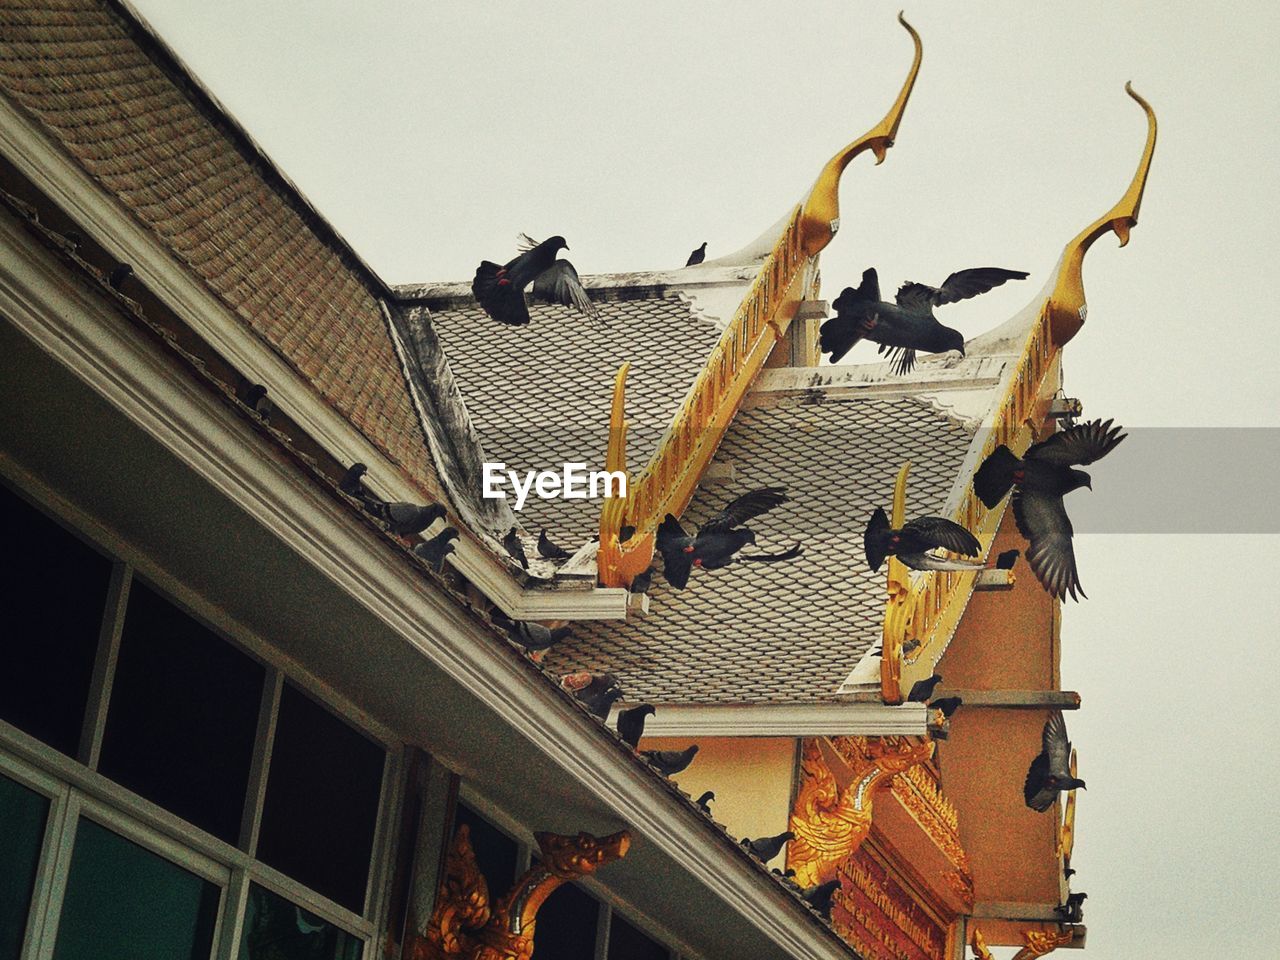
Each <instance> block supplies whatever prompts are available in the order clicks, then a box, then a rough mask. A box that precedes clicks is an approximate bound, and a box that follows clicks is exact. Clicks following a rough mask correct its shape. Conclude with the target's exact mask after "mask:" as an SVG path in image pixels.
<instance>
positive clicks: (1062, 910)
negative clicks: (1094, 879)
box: [1053, 893, 1089, 923]
mask: <svg viewBox="0 0 1280 960" xmlns="http://www.w3.org/2000/svg"><path fill="white" fill-rule="evenodd" d="M1088 896H1089V895H1088V894H1087V893H1073V894H1070V895H1069V896H1068V897H1067V900H1066V902H1065V903H1063V904H1061V905H1060V906H1057V907H1054V908H1053V912H1054V913H1056V914H1057V915H1058V916H1060V917H1061V918H1062V922H1063V923H1084V902H1085V900H1086V899H1088Z"/></svg>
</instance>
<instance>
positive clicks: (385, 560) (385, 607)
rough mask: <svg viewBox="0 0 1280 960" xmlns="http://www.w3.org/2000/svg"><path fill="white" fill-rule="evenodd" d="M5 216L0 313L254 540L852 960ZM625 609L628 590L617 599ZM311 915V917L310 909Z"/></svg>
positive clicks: (638, 817)
mask: <svg viewBox="0 0 1280 960" xmlns="http://www.w3.org/2000/svg"><path fill="white" fill-rule="evenodd" d="M15 228H16V225H15V224H13V222H12V220H11V219H10V218H7V217H3V218H0V241H3V242H4V243H5V244H6V245H7V246H8V247H9V248H10V251H11V255H8V256H6V257H4V258H3V259H0V314H3V315H4V316H7V317H8V318H10V320H11V321H12V323H13V324H14V325H15V326H16V327H17V328H18V329H19V330H21V331H23V333H24V334H25V335H27V336H28V337H30V338H31V339H32V340H33V341H34V342H35V343H37V344H39V345H40V346H41V348H42V349H44V350H45V351H46V352H47V353H49V354H50V355H51V356H52V357H53V358H54V359H56V360H57V361H58V362H59V363H61V364H62V365H63V366H65V367H66V368H67V369H68V370H69V371H71V372H72V373H73V374H74V375H76V376H77V377H79V378H80V379H81V380H83V381H84V382H85V383H86V384H88V385H89V386H90V387H91V388H92V389H94V390H95V391H96V392H97V393H99V394H100V395H101V396H102V397H103V398H104V399H105V400H106V401H107V402H109V403H111V404H112V405H113V406H115V407H116V408H117V409H119V410H120V411H121V412H122V413H123V414H124V415H125V416H127V417H128V418H129V419H131V420H132V421H133V422H134V423H136V424H137V425H138V427H139V428H140V429H142V430H144V431H145V432H147V433H148V434H150V435H151V436H152V437H153V439H154V440H155V441H156V442H158V443H159V444H160V445H162V446H163V447H164V448H166V449H167V450H168V451H169V452H170V453H171V454H172V455H173V456H174V457H176V458H177V459H178V460H179V461H180V462H182V463H184V464H186V465H187V467H188V468H189V469H191V470H192V471H193V472H195V473H196V474H197V475H199V476H200V477H201V478H202V479H203V480H204V481H205V482H206V483H208V484H209V485H210V486H212V487H213V488H214V489H215V490H216V491H217V492H218V495H219V496H222V497H225V498H226V499H227V500H229V501H230V502H232V503H234V504H235V505H236V506H237V507H238V508H239V509H240V510H242V511H243V512H244V513H246V514H247V515H248V516H249V517H251V518H253V520H254V521H255V522H257V523H258V524H259V525H260V526H261V527H262V528H263V529H264V530H266V531H268V532H270V533H271V534H272V535H274V536H276V537H277V538H279V539H280V540H281V541H282V542H283V543H286V544H288V545H290V546H291V547H292V548H293V549H295V550H296V551H297V554H298V557H299V561H300V562H302V563H307V564H311V565H312V566H314V567H315V568H316V569H318V570H319V571H320V572H321V573H323V574H324V575H325V576H326V577H327V578H328V579H329V580H330V581H331V582H332V583H333V584H334V587H335V588H336V589H340V590H343V591H344V592H346V593H347V594H348V595H349V596H351V597H353V598H354V599H355V600H357V601H358V602H359V603H361V604H362V605H363V606H364V607H365V608H366V609H368V610H369V611H370V612H371V613H372V614H373V615H375V616H376V617H378V618H379V619H380V620H382V621H383V622H384V623H385V624H386V625H387V626H388V627H389V628H390V629H392V630H393V631H395V632H396V633H397V634H398V635H399V636H401V637H403V638H404V640H405V642H406V643H408V644H410V645H411V646H412V647H413V648H414V649H415V650H416V651H417V652H418V653H419V654H420V655H421V656H422V657H425V658H427V659H428V660H430V661H431V662H432V663H433V664H434V665H435V666H436V667H437V668H438V669H440V670H441V671H443V672H444V673H446V674H448V675H449V676H451V677H453V678H454V679H455V680H456V681H457V682H458V683H460V684H462V685H464V686H465V687H466V688H467V689H469V690H472V691H474V693H475V695H476V696H477V697H478V698H482V699H484V700H485V701H486V702H488V703H490V704H494V705H497V706H498V708H499V709H501V710H502V711H503V712H504V716H505V720H506V722H507V723H508V724H509V725H510V726H511V727H512V728H513V729H515V730H517V731H519V732H520V734H521V735H522V736H524V737H526V738H527V739H528V740H529V742H530V746H531V748H532V749H535V750H538V751H540V752H542V753H544V754H545V755H546V756H548V757H549V758H550V759H551V760H552V761H553V762H554V763H556V764H557V765H558V766H559V767H560V768H561V769H562V770H563V771H564V773H565V774H566V776H567V777H568V778H569V779H570V780H572V781H576V783H577V785H578V789H581V790H582V791H583V792H585V793H586V794H588V795H591V796H593V797H595V799H596V800H597V801H598V802H600V803H602V804H603V805H605V806H606V807H608V808H609V809H611V810H612V811H613V812H614V813H615V814H616V815H617V816H618V817H619V818H620V819H621V820H622V821H623V822H625V823H627V824H629V825H630V827H631V829H632V830H633V832H634V833H636V834H637V835H638V836H641V837H643V838H644V839H645V842H648V843H653V844H655V845H656V846H657V847H658V848H659V849H660V850H661V851H662V852H663V855H664V856H666V857H667V858H668V859H669V860H670V861H671V862H672V863H674V864H675V865H676V866H677V867H678V868H679V869H681V870H684V871H686V872H688V873H689V874H692V875H694V876H697V877H699V878H701V879H702V881H703V882H704V884H705V888H706V889H707V890H708V891H709V892H710V893H711V894H712V895H713V896H715V897H717V898H719V899H720V900H721V901H722V902H723V903H724V904H725V905H726V907H727V908H728V909H730V910H732V911H734V913H736V914H737V915H739V916H740V917H742V918H744V919H745V920H746V921H747V922H749V923H751V924H752V925H753V926H755V927H756V929H758V930H759V931H760V932H761V934H762V935H764V936H765V937H767V938H768V939H770V940H772V941H773V942H774V943H775V944H777V946H778V948H779V950H780V951H782V952H784V953H786V954H788V955H789V956H791V957H793V958H794V960H824V958H825V960H848V958H849V950H848V948H847V947H846V946H845V945H844V944H843V943H842V942H841V941H840V940H839V939H838V938H837V937H836V936H835V935H834V934H833V933H830V932H829V931H825V930H823V929H822V928H820V927H817V926H816V925H815V924H812V923H810V922H808V921H807V920H805V919H804V917H803V915H802V913H801V910H802V909H803V908H802V907H800V906H799V905H798V904H797V903H796V902H795V901H794V899H793V898H792V897H791V895H790V894H788V893H787V892H786V891H785V890H782V889H780V888H778V887H777V885H776V884H775V882H774V881H773V880H772V878H770V877H769V876H767V875H765V874H763V873H761V872H760V871H759V870H758V869H756V868H755V867H754V866H753V865H752V864H750V863H748V862H746V861H745V860H743V859H742V858H740V857H738V856H736V855H734V854H733V853H731V852H730V851H728V850H726V849H725V845H724V841H723V839H722V838H719V837H717V836H714V835H713V834H712V833H711V832H709V831H708V829H707V825H706V823H705V820H704V818H703V817H702V815H701V814H700V813H699V812H698V811H696V810H695V809H693V808H692V807H688V808H686V807H685V806H682V805H681V804H679V803H676V802H674V801H673V798H672V795H671V793H670V792H669V790H668V788H667V787H666V785H665V784H663V783H662V782H661V781H660V780H659V779H658V778H657V777H656V776H654V775H653V774H652V773H650V772H648V771H646V770H645V769H643V768H642V767H640V766H639V765H637V764H636V763H635V762H634V761H632V760H631V759H630V758H628V757H627V756H625V755H624V754H622V753H621V752H620V751H618V750H617V749H616V745H615V744H613V743H610V742H608V741H607V740H606V736H607V735H606V734H605V733H604V731H602V730H601V729H600V726H599V724H598V723H597V722H596V721H595V720H594V719H592V718H590V717H587V716H585V715H583V714H582V713H581V712H580V711H578V710H576V709H574V708H573V707H572V706H571V705H570V704H568V703H566V702H564V700H562V698H561V696H560V694H559V693H558V691H556V690H554V689H553V688H552V685H551V684H550V683H542V682H533V681H532V680H531V675H530V673H529V670H528V669H527V667H526V666H525V665H524V664H523V663H521V662H520V661H519V660H517V659H516V658H515V657H513V656H511V652H510V650H509V649H508V648H505V647H504V646H503V644H502V641H500V640H498V639H497V638H495V637H494V636H493V635H492V633H491V632H490V631H488V630H487V629H485V628H484V627H483V626H482V625H481V624H480V623H478V622H477V621H476V620H475V619H474V618H473V617H472V616H471V615H469V614H468V613H467V612H466V611H465V610H464V609H463V608H462V607H461V606H460V605H459V604H458V603H457V601H456V600H455V599H453V598H452V597H451V596H449V595H447V594H446V593H445V592H444V591H443V590H441V589H440V588H439V587H437V586H436V585H435V584H434V583H432V582H431V581H430V580H428V579H427V578H426V577H424V576H423V575H422V574H421V573H419V572H418V571H417V570H416V569H414V567H413V566H412V565H411V564H409V563H407V562H405V560H404V558H403V557H401V556H399V555H397V554H396V553H395V552H394V551H392V550H390V549H388V548H387V544H386V543H385V542H384V541H383V540H382V538H381V537H379V536H377V535H376V534H375V533H374V532H373V531H371V530H369V529H368V528H366V527H365V526H364V525H363V524H361V523H357V522H355V521H354V520H353V518H352V517H351V515H350V513H349V511H348V510H346V508H345V507H344V506H342V505H341V504H338V503H336V502H335V501H334V500H333V498H332V497H329V496H326V495H324V494H323V493H322V492H321V491H320V490H319V489H317V488H316V486H315V485H314V484H313V483H311V482H310V481H309V480H308V479H307V478H306V477H304V476H302V475H301V474H300V472H299V471H298V470H296V469H295V468H294V467H293V466H292V465H291V464H289V463H286V462H282V461H281V460H280V459H279V458H277V457H268V456H263V455H262V446H263V443H264V441H263V440H262V438H261V437H260V436H258V435H257V434H256V432H254V431H253V430H252V428H251V427H250V426H249V425H248V424H246V423H245V422H243V421H242V420H241V419H240V418H239V417H237V416H236V415H235V414H234V412H233V411H231V410H230V409H228V408H227V407H226V406H225V405H224V404H221V403H219V402H217V401H216V400H215V399H213V398H212V397H210V396H208V394H207V392H206V391H204V390H203V389H202V388H201V387H200V386H199V385H198V384H196V383H194V382H192V380H191V378H190V377H188V376H185V375H181V374H180V373H179V372H176V371H175V370H173V369H172V366H171V364H170V363H169V362H168V358H166V357H163V356H160V355H159V354H158V353H157V351H156V350H155V349H154V347H153V346H152V345H151V344H150V343H149V342H145V341H143V340H142V339H141V337H140V335H139V334H138V332H137V331H135V330H133V329H132V328H131V327H129V326H127V324H126V323H125V321H124V320H123V319H122V318H121V317H119V316H118V315H117V314H116V313H115V312H114V311H113V310H112V309H111V308H110V307H109V306H108V305H107V304H106V303H105V302H104V301H103V300H102V298H100V297H97V296H94V295H91V294H90V293H89V292H88V291H87V290H83V289H80V288H79V287H78V286H70V285H68V284H67V283H66V281H65V271H63V270H61V269H60V268H59V267H58V265H57V264H56V263H54V262H53V261H52V259H51V257H50V256H49V254H48V252H47V251H43V250H36V249H34V248H33V245H32V244H31V243H23V242H21V241H22V237H21V236H20V235H19V234H18V233H17V232H16V229H15ZM619 592H620V593H621V594H622V595H623V596H625V595H626V591H625V590H622V591H619ZM308 909H310V907H308Z"/></svg>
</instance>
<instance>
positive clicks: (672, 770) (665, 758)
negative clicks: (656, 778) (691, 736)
mask: <svg viewBox="0 0 1280 960" xmlns="http://www.w3.org/2000/svg"><path fill="white" fill-rule="evenodd" d="M697 752H698V745H697V744H696V743H694V744H690V745H689V746H688V747H687V748H685V749H684V750H641V751H640V756H642V757H644V758H645V759H646V760H648V761H649V762H650V763H651V764H653V765H654V766H655V767H657V768H658V772H659V773H661V774H662V775H663V776H664V777H674V776H675V775H676V774H677V773H679V772H680V771H681V770H683V769H685V767H687V766H689V764H691V763H693V757H694V754H696V753H697Z"/></svg>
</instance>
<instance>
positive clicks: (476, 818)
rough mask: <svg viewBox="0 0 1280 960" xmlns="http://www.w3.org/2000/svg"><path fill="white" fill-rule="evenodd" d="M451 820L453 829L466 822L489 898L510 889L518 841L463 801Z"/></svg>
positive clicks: (513, 877)
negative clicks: (487, 887)
mask: <svg viewBox="0 0 1280 960" xmlns="http://www.w3.org/2000/svg"><path fill="white" fill-rule="evenodd" d="M453 823H454V827H453V829H454V832H455V833H456V832H457V829H458V827H459V826H461V825H462V824H464V823H465V824H466V825H467V829H468V831H469V833H470V837H471V848H472V849H473V850H474V851H475V853H476V865H477V866H478V867H479V868H480V873H481V874H482V875H483V876H484V881H485V883H487V884H488V885H489V899H490V900H491V901H493V900H497V899H498V898H499V897H501V896H502V895H503V894H505V893H506V892H507V891H508V890H510V889H511V882H512V881H513V880H515V878H516V859H517V857H519V855H520V847H519V845H518V844H517V843H516V842H515V841H514V840H512V839H511V838H510V837H508V836H507V835H506V834H505V833H503V832H502V831H501V830H499V829H498V828H497V827H495V826H494V825H493V824H492V823H490V822H489V821H488V820H486V819H485V818H484V817H482V816H480V814H478V813H476V812H475V811H474V810H472V809H471V808H470V807H468V806H467V805H466V804H463V803H459V804H458V808H457V812H456V813H455V814H454V818H453Z"/></svg>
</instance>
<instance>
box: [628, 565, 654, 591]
mask: <svg viewBox="0 0 1280 960" xmlns="http://www.w3.org/2000/svg"><path fill="white" fill-rule="evenodd" d="M652 585H653V567H649V568H648V569H646V570H643V571H641V572H640V573H638V574H636V577H635V579H634V580H632V581H631V586H630V587H628V588H627V589H628V590H630V591H631V592H632V593H648V592H649V587H650V586H652Z"/></svg>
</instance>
